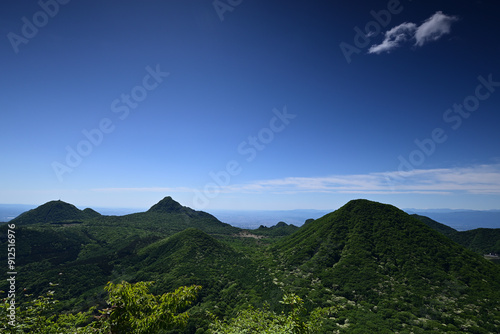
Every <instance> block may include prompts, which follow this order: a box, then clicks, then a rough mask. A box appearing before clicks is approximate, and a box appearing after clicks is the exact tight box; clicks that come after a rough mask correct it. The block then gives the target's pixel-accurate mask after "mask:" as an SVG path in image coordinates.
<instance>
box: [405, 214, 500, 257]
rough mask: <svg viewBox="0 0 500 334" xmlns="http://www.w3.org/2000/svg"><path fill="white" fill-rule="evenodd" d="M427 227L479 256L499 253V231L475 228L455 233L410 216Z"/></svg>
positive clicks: (453, 230)
mask: <svg viewBox="0 0 500 334" xmlns="http://www.w3.org/2000/svg"><path fill="white" fill-rule="evenodd" d="M412 217H415V218H417V219H418V220H420V221H421V222H423V223H425V224H426V225H427V226H429V227H431V228H433V229H434V230H436V231H439V232H441V233H443V234H444V235H446V236H447V237H449V238H450V239H451V240H453V241H455V242H457V243H459V244H460V245H462V246H464V247H466V248H468V249H470V250H472V251H474V252H477V253H479V254H481V255H482V254H489V253H497V254H498V253H500V229H498V228H476V229H474V230H468V231H457V230H455V229H453V228H451V227H449V226H447V225H444V224H441V223H438V222H436V221H435V220H432V219H430V218H429V217H425V216H420V215H412Z"/></svg>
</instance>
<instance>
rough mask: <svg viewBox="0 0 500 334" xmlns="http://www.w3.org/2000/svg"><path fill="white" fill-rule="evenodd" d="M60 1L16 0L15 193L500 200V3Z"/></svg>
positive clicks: (8, 134)
mask: <svg viewBox="0 0 500 334" xmlns="http://www.w3.org/2000/svg"><path fill="white" fill-rule="evenodd" d="M60 2H62V3H60ZM60 2H56V1H55V0H49V1H44V0H42V1H41V2H40V3H39V2H37V1H22V2H21V1H4V2H2V3H1V4H0V27H1V36H2V39H1V43H0V57H1V62H0V64H1V65H0V66H1V70H2V72H1V73H2V75H1V76H0V87H1V88H2V90H1V94H0V110H1V117H2V118H1V120H2V122H1V124H2V131H1V132H0V142H1V148H0V150H1V151H0V153H1V154H2V157H3V163H2V164H1V165H0V203H22V204H42V203H44V202H47V201H49V200H53V199H61V200H64V201H67V202H71V203H73V204H75V205H78V206H99V207H104V206H117V207H126V206H130V207H149V206H151V205H153V204H154V203H156V202H157V201H159V200H160V199H161V198H163V197H164V196H168V195H170V196H172V197H173V198H174V199H176V200H178V201H179V202H181V203H182V204H183V205H187V206H191V207H194V208H199V209H205V210H208V211H209V209H210V208H213V209H215V208H217V209H221V208H222V209H298V208H310V209H334V208H337V207H339V206H341V205H343V204H344V203H345V202H347V201H348V200H350V199H353V198H368V199H372V200H376V201H381V202H386V203H391V204H394V205H396V206H399V207H412V208H422V209H423V208H467V209H499V208H500V207H499V203H500V146H499V143H500V131H498V126H499V124H500V110H499V106H500V66H499V63H498V60H499V59H500V37H499V35H498V31H499V30H498V20H497V18H498V16H499V14H500V10H499V7H500V6H499V5H498V4H497V3H496V1H493V0H491V1H433V2H432V3H431V2H425V3H422V2H420V1H409V0H406V1H403V0H401V1H394V0H391V1H349V2H347V1H345V2H343V3H341V4H338V2H334V1H314V2H309V1H247V0H243V1H232V2H231V3H233V4H236V6H231V5H228V2H227V1H223V0H221V1H219V2H215V3H216V4H217V6H218V10H217V9H216V8H215V7H214V3H213V2H212V1H197V0H193V1H181V0H177V1H130V0H125V1H124V0H120V1H117V0H116V1H104V2H103V1H78V0H72V1H67V0H66V2H67V3H65V1H62V0H60ZM41 4H46V5H43V6H42V5H41ZM54 4H57V8H56V6H55V5H54ZM224 6H226V7H224ZM227 6H229V7H227ZM42 7H45V8H46V10H45V11H44V9H43V8H42ZM229 9H231V10H229ZM47 11H48V12H49V13H48V14H47V13H46V12H47ZM374 13H375V14H374ZM377 15H378V16H379V21H376V20H375V18H374V16H377ZM366 27H368V28H369V29H372V30H371V32H367V31H366V30H365V28H366ZM33 28H35V29H36V30H33ZM405 29H406V30H405ZM359 31H361V32H362V35H361V34H359V33H358V32H359ZM386 32H387V33H386ZM347 45H348V46H347ZM346 47H347V50H350V51H349V52H347V57H346ZM352 50H356V52H351V51H352ZM374 50H379V52H374ZM155 72H156V74H155V75H151V73H155ZM167 73H168V74H167ZM480 78H482V79H480ZM487 82H490V83H489V84H488V83H487ZM464 103H468V108H469V110H472V111H471V112H469V111H467V110H465V109H464V108H463V107H462V111H461V112H459V111H458V109H455V110H454V105H455V104H456V105H460V104H464ZM449 109H451V110H449ZM95 129H98V130H95ZM85 131H87V134H89V133H90V136H91V139H92V140H89V139H88V138H87V136H86V135H85ZM433 136H434V137H433ZM252 138H253V139H252ZM416 140H417V141H420V142H421V143H422V144H421V145H423V146H422V147H423V148H419V147H418V146H417V144H416V142H415V141H416ZM92 141H93V142H92ZM68 152H74V153H68ZM76 154H77V155H78V156H75V155H76ZM402 159H403V160H402ZM402 161H405V162H402ZM214 175H217V176H216V177H214Z"/></svg>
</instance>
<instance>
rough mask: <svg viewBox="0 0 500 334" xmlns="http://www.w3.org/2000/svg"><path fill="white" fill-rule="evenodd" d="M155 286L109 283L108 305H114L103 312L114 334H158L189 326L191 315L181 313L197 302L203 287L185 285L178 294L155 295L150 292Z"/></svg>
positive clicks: (175, 292)
mask: <svg viewBox="0 0 500 334" xmlns="http://www.w3.org/2000/svg"><path fill="white" fill-rule="evenodd" d="M152 284H153V282H138V283H136V284H130V283H127V282H122V283H121V284H113V283H111V282H109V283H108V284H107V286H106V287H105V289H106V290H107V291H108V293H109V297H108V301H107V302H108V304H110V305H112V306H111V308H109V309H106V310H103V311H101V313H102V316H101V319H104V321H105V323H106V324H108V325H109V330H110V331H111V333H125V332H126V333H137V334H139V333H155V332H158V331H160V330H168V329H173V328H177V327H184V326H186V324H187V321H188V317H189V315H188V313H187V312H180V311H182V310H184V309H186V308H187V307H188V306H189V305H190V304H191V303H192V302H193V301H194V300H195V299H196V297H197V294H198V291H200V289H201V286H199V285H193V286H190V287H186V286H182V287H180V288H178V289H177V290H175V291H174V292H170V293H165V294H163V295H161V296H155V295H152V294H150V293H149V286H150V285H152ZM179 312H180V313H179ZM101 319H100V320H101Z"/></svg>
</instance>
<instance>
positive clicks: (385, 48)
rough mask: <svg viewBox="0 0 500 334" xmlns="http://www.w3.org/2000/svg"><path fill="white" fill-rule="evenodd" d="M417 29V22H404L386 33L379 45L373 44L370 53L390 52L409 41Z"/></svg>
mask: <svg viewBox="0 0 500 334" xmlns="http://www.w3.org/2000/svg"><path fill="white" fill-rule="evenodd" d="M416 30H417V25H416V24H415V23H411V22H410V23H402V24H400V25H398V26H396V27H394V28H392V29H391V30H389V31H387V32H386V33H385V38H384V41H383V42H382V43H381V44H379V45H372V46H371V47H370V49H369V50H368V53H377V54H378V53H382V52H389V51H391V50H392V49H395V48H397V47H399V45H400V44H402V43H403V42H405V41H407V40H408V39H409V38H411V36H412V35H413V34H414V33H415V31H416Z"/></svg>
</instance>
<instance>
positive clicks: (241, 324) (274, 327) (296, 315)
mask: <svg viewBox="0 0 500 334" xmlns="http://www.w3.org/2000/svg"><path fill="white" fill-rule="evenodd" d="M280 303H282V304H284V305H287V306H288V308H289V309H290V310H289V311H288V312H281V313H275V312H273V311H270V310H269V309H258V310H257V309H254V308H252V307H250V308H248V309H246V310H243V311H241V312H239V313H238V315H237V316H236V317H235V318H233V319H231V320H228V321H221V320H215V321H214V323H212V324H211V326H210V333H212V334H243V333H259V334H260V333H262V334H278V333H279V334H309V333H311V334H313V333H318V332H320V328H321V326H322V322H323V321H322V319H323V318H324V317H325V316H328V315H330V314H331V313H332V312H333V311H334V310H333V308H324V309H322V308H318V309H316V310H314V311H313V312H312V313H311V315H310V316H309V320H308V321H306V317H305V316H304V311H305V310H304V306H303V300H302V299H301V298H300V297H299V296H297V295H295V294H293V293H292V294H286V295H285V296H284V297H283V300H282V301H280Z"/></svg>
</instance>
